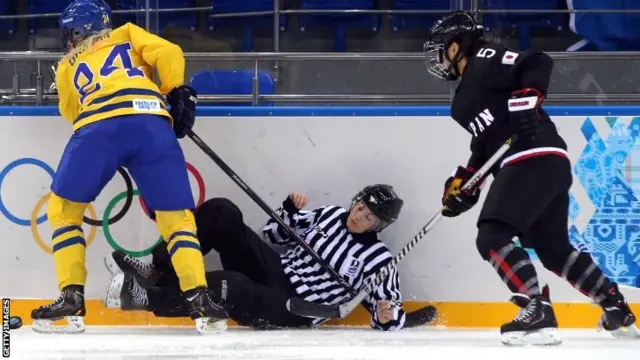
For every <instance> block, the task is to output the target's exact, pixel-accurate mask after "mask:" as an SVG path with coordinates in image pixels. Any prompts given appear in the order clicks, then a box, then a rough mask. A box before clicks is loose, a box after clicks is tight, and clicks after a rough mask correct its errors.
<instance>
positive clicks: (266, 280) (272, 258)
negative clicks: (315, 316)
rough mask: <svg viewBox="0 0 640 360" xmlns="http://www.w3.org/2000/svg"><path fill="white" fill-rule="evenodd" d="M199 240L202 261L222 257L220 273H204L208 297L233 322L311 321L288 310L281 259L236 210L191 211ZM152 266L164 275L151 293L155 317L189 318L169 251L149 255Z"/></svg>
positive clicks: (205, 207) (210, 203)
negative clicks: (215, 255)
mask: <svg viewBox="0 0 640 360" xmlns="http://www.w3.org/2000/svg"><path fill="white" fill-rule="evenodd" d="M195 218H196V225H197V227H198V239H199V241H200V248H201V249H202V253H203V255H206V254H207V253H209V252H210V251H211V250H215V251H217V252H218V253H219V254H220V261H221V263H222V267H223V269H224V270H218V271H210V272H207V274H206V278H207V283H208V286H209V292H210V294H211V297H212V299H213V300H214V301H216V302H217V303H219V304H220V305H222V306H223V307H224V308H225V310H226V311H227V313H228V314H229V316H230V317H231V319H232V320H234V321H236V322H237V323H238V324H240V325H242V326H251V327H255V328H263V329H270V328H281V327H306V326H309V325H310V324H311V319H309V318H305V317H299V316H297V315H293V314H291V313H289V312H288V311H287V310H286V307H285V304H286V301H287V300H288V299H289V298H290V297H291V296H295V295H296V294H295V291H294V290H293V288H292V287H291V284H290V282H289V279H288V278H287V277H286V276H285V274H284V271H283V269H282V265H281V262H280V256H279V255H278V253H276V252H275V251H274V250H273V249H271V248H270V247H269V246H268V245H267V244H266V243H264V241H262V239H261V238H260V236H259V235H258V234H256V233H255V232H254V231H253V230H251V229H250V228H249V227H248V226H247V225H246V224H245V223H244V221H243V217H242V212H241V211H240V209H239V208H238V207H237V206H236V205H235V204H234V203H232V202H231V201H230V200H228V199H225V198H213V199H210V200H207V201H206V202H204V203H203V204H202V205H201V206H200V207H199V208H198V209H196V211H195ZM153 264H154V266H155V267H156V268H157V269H158V270H160V271H162V272H163V273H164V274H165V275H163V277H162V278H161V279H160V280H159V282H158V284H157V286H155V287H153V288H151V289H149V306H150V308H151V310H152V311H153V313H154V314H155V315H156V316H162V317H183V316H188V315H189V313H188V310H187V309H186V306H185V305H184V302H183V299H182V295H181V291H180V288H179V284H178V278H177V276H176V274H175V271H173V269H172V266H171V261H170V257H169V254H168V252H167V247H166V245H165V244H164V243H162V244H160V245H159V246H158V247H156V248H155V249H154V251H153Z"/></svg>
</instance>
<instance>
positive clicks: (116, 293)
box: [104, 273, 149, 311]
mask: <svg viewBox="0 0 640 360" xmlns="http://www.w3.org/2000/svg"><path fill="white" fill-rule="evenodd" d="M104 305H105V306H106V307H108V308H116V309H122V310H145V311H148V310H149V297H148V296H147V290H145V289H144V288H143V287H142V286H140V284H138V281H137V280H136V278H135V277H134V275H133V274H122V273H121V274H116V275H114V276H113V277H112V278H111V282H110V283H109V288H108V289H107V295H106V296H105V299H104Z"/></svg>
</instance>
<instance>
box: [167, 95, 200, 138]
mask: <svg viewBox="0 0 640 360" xmlns="http://www.w3.org/2000/svg"><path fill="white" fill-rule="evenodd" d="M167 102H168V103H169V105H170V106H171V109H170V110H169V114H171V117H172V118H173V131H175V133H176V137H177V138H178V139H182V138H183V137H185V135H187V129H191V128H193V124H194V123H195V121H196V104H197V103H198V96H197V94H196V91H195V90H194V89H193V88H191V87H190V86H187V85H181V86H178V87H176V88H173V90H171V92H169V94H168V95H167Z"/></svg>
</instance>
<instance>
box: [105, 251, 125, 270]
mask: <svg viewBox="0 0 640 360" xmlns="http://www.w3.org/2000/svg"><path fill="white" fill-rule="evenodd" d="M104 266H106V267H107V270H109V272H110V273H111V275H117V274H122V269H120V267H119V266H118V264H117V263H116V261H115V260H114V259H113V255H112V254H108V255H107V256H105V257H104Z"/></svg>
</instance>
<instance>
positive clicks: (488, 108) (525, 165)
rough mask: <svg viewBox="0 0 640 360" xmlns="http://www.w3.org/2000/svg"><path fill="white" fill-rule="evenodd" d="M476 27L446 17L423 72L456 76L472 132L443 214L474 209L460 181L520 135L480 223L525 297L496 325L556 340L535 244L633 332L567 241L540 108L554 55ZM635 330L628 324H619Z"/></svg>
mask: <svg viewBox="0 0 640 360" xmlns="http://www.w3.org/2000/svg"><path fill="white" fill-rule="evenodd" d="M482 37H483V27H482V25H481V24H480V23H479V22H478V20H477V19H476V17H475V16H474V15H473V14H472V13H469V12H464V11H458V12H453V13H451V14H449V15H446V16H444V17H443V18H442V19H440V20H438V21H437V22H435V23H434V25H433V26H432V28H431V30H430V33H429V36H428V39H427V42H426V43H425V45H424V50H425V60H426V63H427V68H428V71H429V73H431V74H432V75H435V76H437V77H439V78H440V79H442V80H448V81H455V80H458V79H459V80H460V82H459V84H458V86H457V89H456V91H455V95H454V98H453V103H452V106H451V116H452V117H453V119H454V120H455V121H456V122H457V123H458V124H460V126H462V127H463V128H464V129H465V130H467V132H469V133H470V134H471V136H472V139H471V152H472V154H471V156H470V158H469V160H468V162H467V164H466V165H465V166H459V167H458V168H457V170H456V171H455V173H454V174H453V175H452V176H451V177H449V178H448V179H447V180H446V182H445V191H444V195H443V198H442V204H443V205H444V209H445V210H443V212H442V214H443V216H446V217H455V216H458V215H460V214H461V213H463V212H465V211H467V210H469V209H470V208H471V207H472V206H474V205H475V204H476V203H477V201H478V198H479V196H480V191H481V186H480V187H478V188H476V189H475V190H474V191H472V192H470V193H463V192H461V191H460V188H461V187H462V186H463V185H464V184H465V182H466V181H467V180H468V179H469V178H471V177H472V176H473V174H474V172H475V170H476V169H478V168H479V167H481V166H482V164H483V163H484V162H485V161H486V160H487V159H488V158H489V157H491V155H493V154H494V153H495V152H496V150H498V149H499V148H500V146H501V145H502V144H503V143H504V142H505V141H506V140H507V139H509V138H510V137H511V136H512V135H513V134H515V135H516V136H517V137H518V140H516V141H515V143H513V144H512V146H511V148H510V150H509V151H508V152H507V153H506V154H505V156H504V157H503V158H502V159H501V161H499V162H498V164H497V165H496V166H495V167H494V168H493V169H492V174H493V175H494V180H493V183H492V184H491V188H490V189H489V190H488V193H487V196H486V199H485V202H484V204H483V206H482V210H481V212H480V216H479V219H478V222H477V226H478V235H477V239H476V245H477V248H478V251H479V253H480V255H481V256H482V258H483V259H484V260H486V261H488V262H489V263H490V264H491V265H492V266H493V267H494V268H495V270H496V272H497V273H498V275H499V276H500V278H501V279H502V280H503V281H504V282H505V283H506V284H507V286H508V287H509V289H510V290H511V291H512V292H513V293H514V294H517V296H516V297H517V298H519V299H521V298H522V297H523V296H524V297H525V298H526V299H527V301H526V302H518V303H519V304H521V305H522V306H523V308H522V310H521V311H520V313H519V314H518V315H517V316H516V317H515V318H514V319H513V320H512V321H511V322H509V323H506V324H504V325H503V326H502V327H501V329H500V331H501V334H502V336H503V340H502V341H503V342H504V343H506V344H509V345H522V344H525V343H527V341H528V339H526V338H525V336H526V335H528V334H531V333H540V334H542V335H543V338H544V342H545V343H546V344H557V343H560V342H561V340H560V339H559V337H558V336H557V333H556V329H557V327H558V324H557V321H556V317H555V314H554V311H553V308H552V306H551V301H550V299H549V295H548V292H547V291H542V288H543V287H542V286H541V284H540V282H539V280H538V276H537V274H536V270H535V268H534V266H533V264H532V263H531V260H530V258H529V256H528V254H527V252H526V251H525V250H524V249H523V248H520V247H518V246H516V245H515V244H514V243H513V242H512V239H513V238H514V237H515V236H518V237H520V240H521V243H522V246H523V247H526V248H533V249H534V250H535V251H536V253H537V255H538V257H539V258H540V261H541V262H542V264H543V265H544V267H545V268H547V269H549V270H551V271H552V272H554V273H555V274H557V275H558V276H561V277H562V278H564V279H566V280H567V281H568V282H569V283H570V284H572V285H573V286H574V287H575V288H576V289H578V290H579V291H580V292H582V293H583V294H584V295H586V296H588V297H590V298H591V299H592V300H593V301H594V302H595V303H597V304H598V305H600V306H601V307H602V309H603V312H604V314H603V316H602V319H601V325H602V327H604V328H605V329H607V330H609V331H612V332H614V335H618V336H622V335H621V334H634V333H635V334H636V335H637V327H636V326H635V325H634V324H635V322H636V318H635V316H634V315H633V313H632V312H631V309H630V308H629V306H628V305H627V303H626V301H625V299H624V297H623V295H622V294H621V293H620V291H619V290H618V286H617V284H616V283H614V282H612V281H610V280H609V279H608V278H607V277H606V276H605V275H604V274H603V272H602V270H601V269H600V268H599V267H598V266H597V265H596V264H595V263H594V262H593V260H592V258H591V255H590V254H588V253H586V252H579V251H578V250H576V249H575V248H574V247H573V246H572V245H571V244H570V242H569V237H568V230H567V223H568V209H569V188H570V186H571V183H572V174H571V165H570V162H569V159H568V155H567V151H566V149H567V146H566V144H565V142H564V140H563V139H562V137H561V136H560V135H559V134H558V132H557V130H556V127H555V125H554V123H553V122H552V121H551V119H550V118H549V116H548V115H547V113H546V112H545V111H544V109H543V108H542V107H541V104H542V102H543V99H544V98H545V96H546V95H547V89H548V87H549V79H550V75H551V70H552V68H553V60H552V59H551V58H550V57H549V56H548V55H547V54H544V53H541V52H522V53H521V52H517V51H512V50H509V49H507V48H505V47H504V46H503V45H500V44H494V43H489V42H487V41H485V40H484V39H483V38H482ZM627 329H628V330H632V331H625V332H623V330H627Z"/></svg>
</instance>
